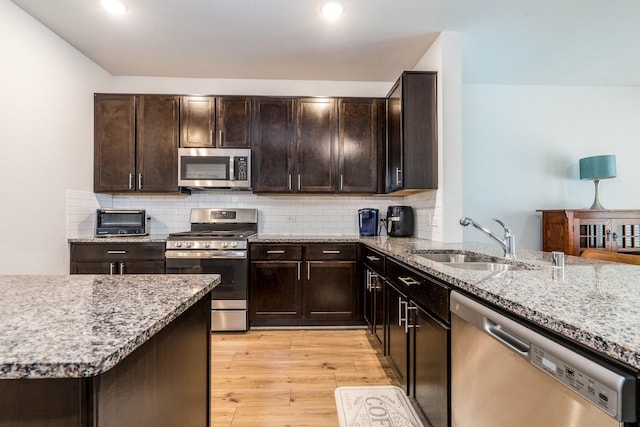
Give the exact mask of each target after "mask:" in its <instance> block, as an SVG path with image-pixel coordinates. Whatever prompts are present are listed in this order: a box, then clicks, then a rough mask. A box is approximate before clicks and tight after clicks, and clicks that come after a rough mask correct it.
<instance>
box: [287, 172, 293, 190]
mask: <svg viewBox="0 0 640 427" xmlns="http://www.w3.org/2000/svg"><path fill="white" fill-rule="evenodd" d="M287 188H288V189H289V190H292V188H291V174H289V181H288V184H287Z"/></svg>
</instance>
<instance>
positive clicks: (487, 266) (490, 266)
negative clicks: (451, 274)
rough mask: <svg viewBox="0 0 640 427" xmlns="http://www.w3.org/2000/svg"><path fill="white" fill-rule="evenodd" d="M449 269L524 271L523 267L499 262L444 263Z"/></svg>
mask: <svg viewBox="0 0 640 427" xmlns="http://www.w3.org/2000/svg"><path fill="white" fill-rule="evenodd" d="M443 264H444V265H446V266H447V267H453V268H459V269H462V270H479V271H507V270H522V267H521V266H519V265H515V264H503V263H499V262H443Z"/></svg>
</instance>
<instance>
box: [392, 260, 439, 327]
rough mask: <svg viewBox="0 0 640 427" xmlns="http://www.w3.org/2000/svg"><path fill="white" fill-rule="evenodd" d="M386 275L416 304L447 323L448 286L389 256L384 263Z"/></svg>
mask: <svg viewBox="0 0 640 427" xmlns="http://www.w3.org/2000/svg"><path fill="white" fill-rule="evenodd" d="M385 268H386V277H387V280H389V281H390V282H391V283H393V284H394V286H396V287H398V289H400V290H402V291H403V292H405V293H406V294H407V295H408V296H409V297H410V298H411V299H412V300H413V301H414V302H415V303H416V304H418V305H420V306H422V307H424V308H426V309H427V310H429V311H431V312H432V313H434V314H435V315H437V316H438V317H440V319H441V320H443V321H445V322H446V323H449V288H448V287H447V286H445V285H444V284H442V283H440V282H438V281H437V280H435V279H433V278H430V277H427V276H424V275H423V274H421V273H418V272H417V271H415V270H412V269H410V268H408V267H406V266H404V265H402V264H399V263H397V262H395V261H393V260H391V259H389V258H387V259H386V263H385Z"/></svg>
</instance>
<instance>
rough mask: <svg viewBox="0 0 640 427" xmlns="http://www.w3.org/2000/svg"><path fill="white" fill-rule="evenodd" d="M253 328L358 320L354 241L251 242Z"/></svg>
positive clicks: (351, 322)
mask: <svg viewBox="0 0 640 427" xmlns="http://www.w3.org/2000/svg"><path fill="white" fill-rule="evenodd" d="M250 253H251V283H250V286H249V289H250V291H249V320H250V322H251V326H288V325H289V326H290V325H344V324H360V323H362V315H361V313H360V303H359V296H358V281H357V244H304V245H302V244H277V243H273V244H269V243H257V244H252V245H251V249H250Z"/></svg>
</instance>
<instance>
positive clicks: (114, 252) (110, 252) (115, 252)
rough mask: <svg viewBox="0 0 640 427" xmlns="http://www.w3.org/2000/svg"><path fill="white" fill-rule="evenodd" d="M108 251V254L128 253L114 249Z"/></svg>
mask: <svg viewBox="0 0 640 427" xmlns="http://www.w3.org/2000/svg"><path fill="white" fill-rule="evenodd" d="M107 253H108V254H112V255H119V254H126V253H127V251H114V250H111V251H107Z"/></svg>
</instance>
